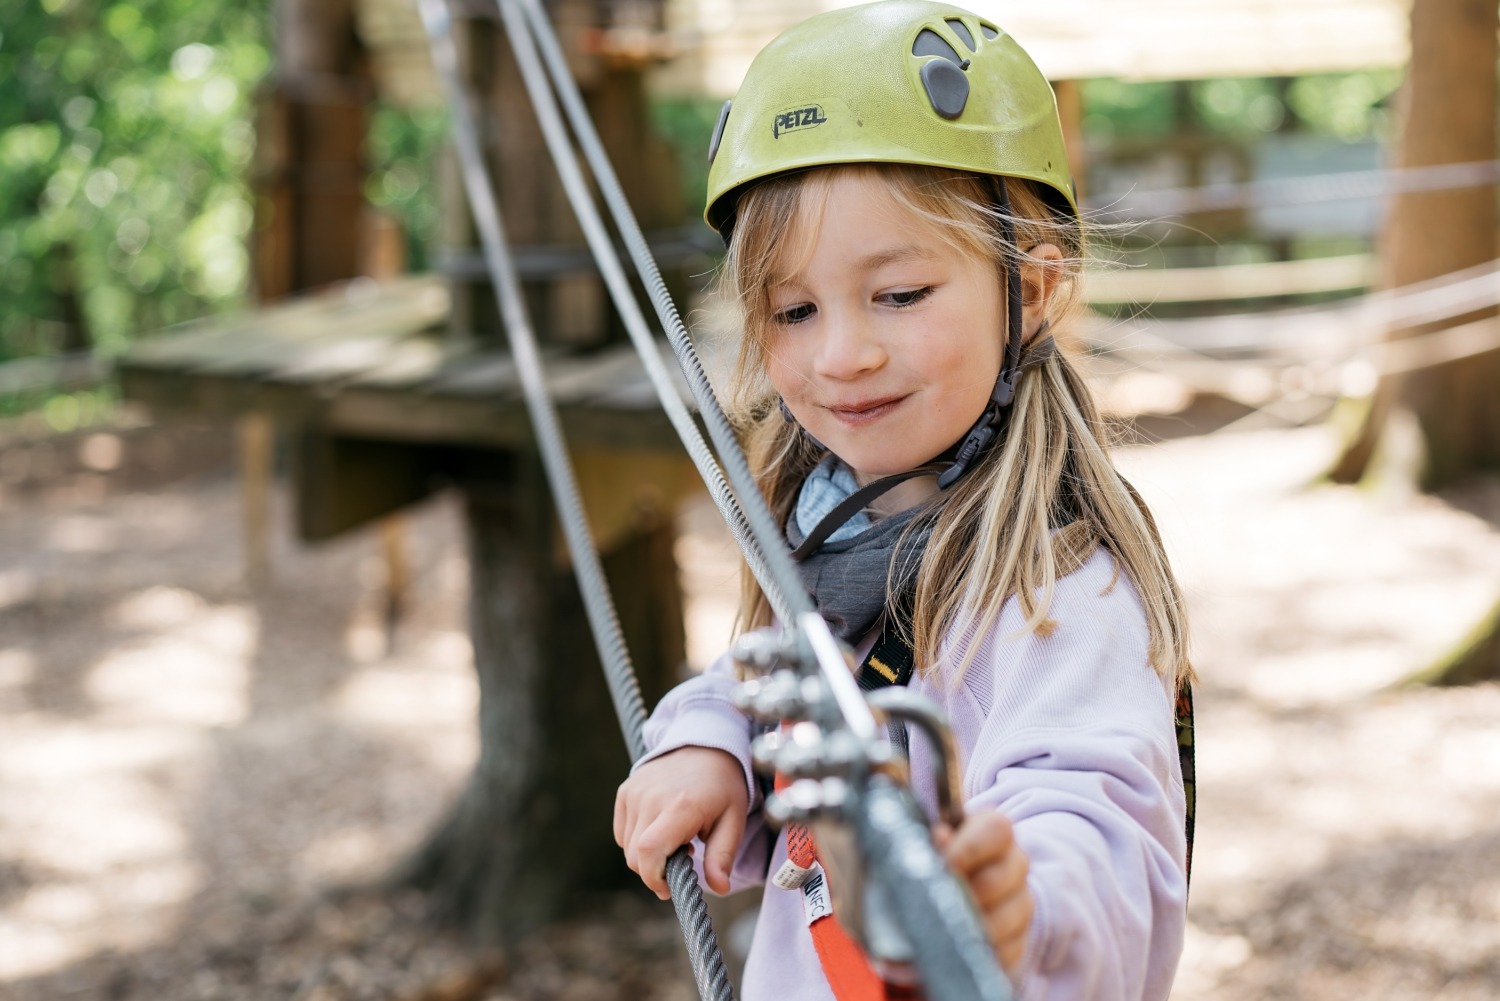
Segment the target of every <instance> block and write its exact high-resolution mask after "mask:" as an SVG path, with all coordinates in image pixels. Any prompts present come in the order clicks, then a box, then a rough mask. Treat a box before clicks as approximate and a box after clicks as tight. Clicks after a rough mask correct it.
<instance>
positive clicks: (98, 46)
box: [0, 0, 1402, 430]
mask: <svg viewBox="0 0 1500 1001" xmlns="http://www.w3.org/2000/svg"><path fill="white" fill-rule="evenodd" d="M7 7H8V10H7V12H6V13H5V14H4V15H3V17H4V20H3V22H0V32H3V35H0V78H3V79H5V80H7V81H9V82H8V83H7V85H6V86H5V87H4V88H3V89H0V289H3V291H4V296H5V303H6V308H5V310H4V312H3V314H0V364H3V363H6V362H14V361H23V360H31V361H51V362H54V363H56V364H58V365H59V366H61V367H60V368H58V369H50V370H49V369H36V370H35V371H36V372H37V374H36V376H35V377H34V378H32V379H24V380H23V379H22V378H20V377H19V375H17V376H16V377H14V378H12V379H10V380H7V381H0V387H4V388H5V391H4V392H3V395H0V413H3V414H4V415H7V416H15V415H17V414H19V413H23V412H29V411H35V410H41V411H42V412H43V413H44V414H45V415H46V421H47V424H48V426H50V427H52V428H53V429H55V430H71V429H72V428H74V427H77V426H79V425H80V424H87V423H89V422H91V421H94V420H98V419H99V418H100V417H101V416H102V415H103V414H104V413H105V411H106V409H107V407H108V405H109V402H110V401H111V400H112V399H113V398H114V397H113V396H112V391H111V390H110V388H109V386H108V384H107V381H106V380H100V381H99V384H97V385H90V386H87V387H86V388H82V389H79V390H76V391H74V390H70V391H67V392H56V391H55V390H56V389H57V388H58V387H57V386H55V385H49V384H48V383H49V382H51V381H53V380H50V379H48V378H46V377H45V376H44V375H43V374H42V373H44V372H52V371H60V372H63V373H67V374H68V375H69V377H70V378H69V380H68V381H73V380H74V379H77V378H81V376H80V375H78V374H77V373H94V372H97V373H102V372H103V371H105V369H104V367H102V366H101V367H91V366H87V365H80V364H78V362H80V361H81V360H82V359H83V358H85V357H88V358H98V359H104V360H107V359H109V358H112V357H115V356H118V355H120V354H121V353H123V352H124V350H125V349H126V348H127V347H128V346H129V345H130V343H131V342H132V341H133V340H134V339H136V338H140V337H149V336H153V335H155V334H157V333H158V332H160V331H161V330H163V329H164V328H167V327H170V326H172V325H174V324H178V323H182V322H184V321H188V320H192V319H196V318H199V317H202V316H205V315H208V314H211V313H214V312H217V311H221V310H225V309H234V308H239V307H242V306H243V305H244V304H245V303H246V301H247V298H248V297H249V296H250V294H251V288H250V281H251V274H250V260H249V254H248V252H247V249H246V238H247V236H248V234H249V232H250V228H251V227H252V226H253V225H254V224H255V211H254V205H253V201H252V194H251V186H250V178H249V171H250V169H251V163H252V157H253V154H254V150H255V129H254V106H255V94H256V88H257V86H258V85H259V84H260V83H261V81H262V79H263V78H264V77H265V75H266V74H267V72H268V70H269V69H270V67H271V59H272V57H271V49H272V46H273V40H272V38H271V37H270V33H271V32H272V24H271V21H270V5H269V4H268V3H266V2H265V0H253V2H249V3H230V2H220V0H156V2H150V0H137V2H121V3H114V4H107V3H95V2H88V0H38V2H36V3H16V4H11V5H7ZM1401 79H1402V74H1401V71H1400V70H1398V69H1381V70H1364V71H1357V72H1350V73H1336V74H1320V75H1316V76H1305V77H1299V78H1295V79H1287V78H1275V79H1272V78H1232V79H1220V80H1206V81H1186V82H1146V83H1130V82H1125V81H1119V80H1109V79H1095V80H1087V81H1084V82H1083V84H1082V92H1083V106H1084V117H1083V125H1084V132H1085V137H1086V140H1087V143H1088V149H1089V152H1088V156H1087V161H1088V162H1089V163H1090V164H1091V165H1094V167H1093V169H1094V170H1095V171H1096V173H1097V182H1095V179H1094V178H1089V177H1085V178H1084V179H1083V183H1084V188H1085V190H1090V191H1097V190H1100V189H1101V186H1102V187H1108V186H1109V185H1110V184H1111V182H1114V181H1116V179H1117V177H1118V176H1119V175H1120V174H1122V173H1125V174H1128V175H1129V177H1130V183H1131V184H1132V185H1135V186H1143V187H1144V186H1150V181H1151V178H1150V177H1149V176H1146V177H1144V178H1143V177H1142V175H1141V171H1140V170H1139V169H1138V164H1139V162H1140V161H1141V160H1142V159H1143V158H1145V157H1146V156H1147V155H1148V154H1151V153H1155V154H1158V155H1159V154H1160V152H1161V150H1162V144H1163V142H1164V141H1170V142H1176V143H1180V144H1190V143H1194V144H1207V145H1218V146H1220V147H1222V148H1224V149H1233V148H1236V147H1243V148H1245V149H1254V148H1257V147H1262V146H1263V144H1264V141H1265V140H1266V139H1267V138H1268V137H1287V136H1296V137H1301V138H1302V142H1301V145H1300V148H1299V149H1298V150H1297V151H1296V152H1297V153H1298V154H1300V155H1299V156H1298V159H1299V165H1301V166H1305V167H1313V166H1316V165H1317V164H1318V163H1319V161H1321V162H1322V163H1323V164H1325V165H1333V166H1337V167H1338V168H1340V169H1354V168H1355V167H1373V166H1375V165H1376V164H1377V163H1378V162H1379V158H1380V154H1379V149H1380V146H1381V143H1382V142H1383V141H1384V140H1385V139H1387V138H1388V136H1389V128H1390V122H1391V115H1390V112H1389V109H1388V107H1387V99H1388V98H1389V97H1390V95H1391V94H1392V93H1393V91H1394V90H1395V89H1396V87H1397V86H1398V85H1399V84H1400V82H1401ZM719 103H720V102H719V101H718V100H717V99H715V98H711V97H708V98H702V99H699V100H691V99H685V98H680V97H671V98H662V99H660V100H658V101H656V102H655V103H654V104H653V105H652V108H651V110H652V114H653V117H654V121H655V124H656V126H657V127H658V129H659V130H660V132H661V134H662V135H663V136H664V137H665V138H667V139H668V140H670V141H671V142H672V144H673V145H674V147H675V148H676V149H677V150H678V151H679V153H680V157H679V163H680V164H681V167H682V175H683V184H682V188H683V199H684V201H685V202H686V203H687V204H688V205H689V207H690V211H691V213H692V215H697V214H698V211H699V210H700V209H701V204H702V198H703V190H704V182H705V179H706V175H707V171H706V168H705V166H704V164H703V157H702V150H704V149H706V148H707V143H708V136H709V133H710V132H711V130H712V128H713V123H714V119H715V118H716V116H717V115H718V106H719ZM444 121H445V119H444V115H443V112H442V110H441V108H436V107H434V108H427V109H421V108H417V109H413V108H409V107H395V106H390V105H382V106H378V107H377V108H376V109H375V110H374V112H373V116H372V119H371V123H370V131H369V144H368V147H367V149H366V155H367V158H368V167H369V177H368V181H367V183H366V186H365V195H366V197H367V198H368V199H369V201H370V203H371V204H372V205H373V206H376V207H378V208H380V209H382V210H384V211H387V212H389V213H390V214H391V215H392V216H394V217H395V218H397V219H398V220H399V221H400V223H401V225H402V228H403V231H404V232H405V233H406V234H407V246H408V250H409V258H408V261H409V267H410V269H411V270H413V271H421V270H423V269H424V268H425V267H426V265H427V264H428V263H429V261H430V260H431V250H432V241H433V239H434V237H435V233H436V218H437V198H436V191H435V185H434V183H433V182H434V169H435V167H434V164H435V156H436V153H437V150H438V148H439V145H440V143H441V142H442V137H443V135H444ZM1309 138H1311V139H1313V140H1314V141H1313V142H1311V143H1309V142H1307V141H1306V140H1307V139H1309ZM1289 148H1290V147H1289ZM1096 200H1097V199H1096ZM1153 242H1156V241H1155V238H1154V236H1153ZM1172 242H1174V243H1176V244H1178V245H1177V246H1175V247H1174V246H1171V245H1170V244H1169V245H1168V246H1167V247H1166V248H1165V249H1164V251H1163V252H1164V253H1165V254H1167V255H1168V260H1169V262H1170V263H1174V264H1194V263H1199V264H1202V263H1220V264H1223V263H1234V262H1246V261H1259V260H1268V259H1273V258H1277V257H1280V258H1282V259H1285V258H1286V257H1287V256H1288V255H1290V257H1292V258H1298V257H1319V256H1327V255H1330V254H1333V253H1339V252H1346V253H1347V252H1358V251H1361V250H1368V249H1369V246H1370V242H1371V241H1370V239H1369V238H1368V237H1365V238H1361V237H1360V236H1359V235H1356V234H1348V235H1344V236H1339V237H1329V236H1319V237H1314V238H1312V239H1308V240H1303V241H1296V240H1293V241H1292V245H1291V246H1289V247H1276V246H1275V245H1274V244H1273V243H1271V242H1268V241H1266V240H1265V239H1264V237H1263V236H1262V237H1258V238H1256V239H1254V240H1250V239H1244V240H1239V241H1231V242H1227V243H1226V242H1223V241H1217V242H1210V241H1195V240H1192V239H1189V238H1186V237H1185V234H1180V233H1179V234H1177V235H1176V237H1175V239H1174V241H1172ZM14 371H16V372H18V373H19V372H21V371H25V370H14Z"/></svg>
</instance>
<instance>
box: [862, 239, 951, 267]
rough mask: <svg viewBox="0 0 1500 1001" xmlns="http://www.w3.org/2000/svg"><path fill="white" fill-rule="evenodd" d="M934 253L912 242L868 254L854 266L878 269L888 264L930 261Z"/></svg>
mask: <svg viewBox="0 0 1500 1001" xmlns="http://www.w3.org/2000/svg"><path fill="white" fill-rule="evenodd" d="M931 259H932V254H931V253H930V252H928V251H927V250H924V249H923V248H921V247H917V246H912V245H910V244H908V245H906V246H903V247H892V248H890V249H889V250H877V251H876V252H875V253H873V254H866V255H865V256H864V257H861V258H859V259H858V260H857V261H855V262H854V266H855V267H856V268H859V269H860V270H861V271H876V270H879V269H880V268H883V267H885V266H886V265H887V264H907V263H910V262H912V261H929V260H931Z"/></svg>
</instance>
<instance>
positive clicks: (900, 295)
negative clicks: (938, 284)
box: [875, 285, 932, 309]
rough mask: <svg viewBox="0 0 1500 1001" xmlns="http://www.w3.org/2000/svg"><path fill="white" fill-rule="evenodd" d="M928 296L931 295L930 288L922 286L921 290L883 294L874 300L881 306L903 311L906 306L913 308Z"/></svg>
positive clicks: (914, 289)
mask: <svg viewBox="0 0 1500 1001" xmlns="http://www.w3.org/2000/svg"><path fill="white" fill-rule="evenodd" d="M929 295H932V286H931V285H924V286H922V287H921V288H913V289H905V290H903V291H901V292H883V293H881V294H880V295H878V296H876V297H875V298H876V300H877V301H879V302H880V303H881V304H882V305H886V306H894V307H895V308H896V309H905V308H906V307H907V306H915V305H916V304H917V303H919V302H921V301H922V300H923V299H925V298H927V297H928V296H929Z"/></svg>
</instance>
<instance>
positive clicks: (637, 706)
mask: <svg viewBox="0 0 1500 1001" xmlns="http://www.w3.org/2000/svg"><path fill="white" fill-rule="evenodd" d="M418 9H419V11H420V13H421V16H422V23H423V27H424V29H425V30H426V32H427V36H428V42H429V45H430V47H431V50H432V57H433V63H434V66H435V68H436V69H437V71H438V75H439V77H440V78H441V79H442V81H443V85H444V87H445V89H446V90H447V91H448V98H449V104H450V107H451V108H452V110H453V139H454V144H455V146H456V147H457V149H458V154H459V166H460V171H461V173H462V175H463V180H464V187H465V190H466V191H467V192H468V195H469V200H470V208H471V211H472V214H473V216H474V222H475V226H476V228H477V229H478V230H479V235H480V242H481V243H482V244H483V249H484V256H485V259H486V262H487V263H488V265H489V269H490V273H491V278H492V280H493V281H494V283H495V294H496V297H497V299H498V300H499V305H500V311H501V316H502V319H503V321H504V324H505V328H506V336H507V338H508V339H509V341H510V347H511V352H512V354H513V355H514V357H515V361H516V370H517V373H518V375H519V377H520V381H521V386H522V390H523V393H524V396H525V399H526V409H527V412H528V414H529V415H530V417H531V422H532V426H533V430H534V432H535V434H536V437H537V444H538V450H539V451H540V453H541V458H542V465H543V469H544V471H545V473H546V477H547V481H548V484H549V486H550V487H551V489H552V496H553V501H554V503H555V504H556V505H557V508H558V513H559V517H560V521H561V522H562V526H563V534H564V537H565V538H566V540H567V544H568V550H569V552H570V553H571V555H572V558H573V564H574V570H575V573H576V574H577V576H578V584H579V590H580V591H581V592H582V594H583V599H584V602H583V604H584V611H585V613H586V614H587V617H588V621H589V628H590V631H591V632H592V633H593V636H594V643H595V645H596V646H597V647H598V649H599V655H600V659H601V660H602V661H603V662H604V665H605V677H606V680H607V682H608V685H609V692H610V699H611V701H612V702H613V704H614V709H615V714H616V716H617V717H618V718H619V723H620V730H621V732H622V733H623V734H624V737H625V742H626V745H627V747H628V748H629V751H630V757H631V760H632V761H634V760H637V759H639V758H640V757H641V755H642V754H643V753H644V750H645V740H644V737H643V734H642V731H643V729H644V726H645V719H646V710H645V705H644V703H643V701H642V699H641V692H640V687H639V685H638V684H637V682H636V678H635V670H634V668H633V667H632V666H631V663H630V653H629V651H628V650H627V649H626V646H625V639H624V635H623V633H622V632H621V629H620V621H619V617H618V616H617V615H616V614H615V609H614V603H613V601H612V599H611V598H610V593H609V588H608V584H607V583H606V581H605V578H604V570H603V567H602V566H601V565H600V562H599V554H598V551H597V550H596V549H595V548H594V544H593V539H592V536H591V534H590V532H589V527H588V520H587V516H586V514H585V512H584V509H583V503H582V500H581V499H580V497H579V491H578V484H577V481H576V478H575V477H574V475H573V468H572V464H571V462H570V461H569V459H568V455H567V451H566V448H565V445H564V442H563V438H562V431H561V427H560V425H559V422H558V418H557V413H556V411H555V410H554V409H553V406H552V403H551V400H550V398H549V396H548V392H547V386H546V379H545V376H544V374H543V372H542V367H541V360H540V357H539V353H538V350H537V346H536V338H535V335H534V333H533V332H532V329H531V322H530V317H529V316H528V315H527V310H526V306H525V301H524V299H523V298H522V293H521V287H520V280H519V278H518V277H517V275H516V271H515V264H514V262H513V261H512V260H511V257H510V251H509V249H508V248H507V245H506V240H505V234H504V229H503V224H502V220H501V216H500V207H499V205H498V203H497V202H496V200H495V196H494V192H493V190H492V189H491V187H490V183H489V177H488V175H487V172H486V170H485V167H484V159H483V153H482V151H481V149H480V146H479V140H478V137H477V135H476V130H475V127H474V122H473V116H472V113H471V111H470V109H469V103H468V96H467V95H466V94H465V93H464V90H463V84H462V82H461V80H460V78H459V75H458V53H457V49H456V47H455V46H454V44H453V36H452V33H451V20H450V15H449V13H448V9H447V7H446V6H445V4H444V0H418ZM667 878H668V884H669V886H670V888H671V890H672V899H673V903H674V904H675V905H676V908H677V914H678V919H679V921H680V922H681V923H682V926H683V935H684V938H685V939H686V941H687V946H688V954H689V958H690V959H691V960H692V964H693V975H694V978H695V980H696V981H697V984H698V991H699V994H700V995H701V996H702V997H703V998H704V999H705V1001H710V999H712V1001H733V998H734V992H733V988H732V987H731V986H730V984H729V975H728V971H727V970H726V969H725V968H724V962H723V956H722V954H721V953H720V951H719V948H718V942H717V940H716V939H715V938H714V936H713V928H712V926H711V925H710V924H709V923H708V910H707V906H706V905H705V903H704V901H703V892H702V889H701V888H700V887H699V886H698V881H697V878H696V877H695V876H694V874H693V871H692V862H691V861H690V859H689V857H688V854H687V850H686V849H685V848H683V849H678V851H677V852H676V853H674V854H673V856H672V857H671V859H669V861H668V864H667Z"/></svg>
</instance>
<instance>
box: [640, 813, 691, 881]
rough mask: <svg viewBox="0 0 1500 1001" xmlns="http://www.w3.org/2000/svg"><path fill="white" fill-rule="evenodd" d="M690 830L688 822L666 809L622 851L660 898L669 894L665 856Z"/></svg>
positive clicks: (674, 849)
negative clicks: (684, 823)
mask: <svg viewBox="0 0 1500 1001" xmlns="http://www.w3.org/2000/svg"><path fill="white" fill-rule="evenodd" d="M693 833H694V831H693V828H692V826H691V825H688V826H684V825H683V823H682V815H681V814H680V813H677V812H675V811H672V810H668V811H666V812H664V813H662V814H660V815H659V816H658V817H657V818H656V820H654V821H653V822H652V823H650V824H648V825H646V828H645V830H643V831H642V832H641V833H640V834H639V835H637V836H636V837H635V838H634V843H633V845H632V846H627V848H626V850H625V856H626V862H627V864H629V865H630V868H631V869H633V870H635V872H636V875H638V876H640V877H641V882H643V883H645V884H646V886H647V888H648V889H650V890H651V891H652V892H653V893H655V894H656V895H657V896H658V897H660V898H661V899H662V900H666V899H668V898H670V897H671V895H672V894H671V891H670V890H669V888H668V887H667V856H668V855H671V854H672V853H673V852H675V851H676V850H677V849H678V848H680V847H682V846H683V845H684V844H686V843H687V841H688V839H689V838H691V837H692V836H693ZM632 849H633V850H632Z"/></svg>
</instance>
